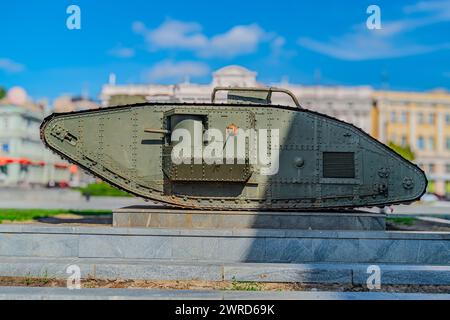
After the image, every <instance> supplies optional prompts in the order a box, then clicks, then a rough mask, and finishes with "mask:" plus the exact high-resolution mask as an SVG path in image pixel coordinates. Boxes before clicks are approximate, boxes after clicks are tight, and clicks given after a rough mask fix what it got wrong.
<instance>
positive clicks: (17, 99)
mask: <svg viewBox="0 0 450 320" xmlns="http://www.w3.org/2000/svg"><path fill="white" fill-rule="evenodd" d="M7 97H8V101H9V102H10V103H12V104H14V105H25V104H26V103H27V100H28V95H27V92H26V91H25V89H23V88H22V87H13V88H11V89H9V90H8V94H7Z"/></svg>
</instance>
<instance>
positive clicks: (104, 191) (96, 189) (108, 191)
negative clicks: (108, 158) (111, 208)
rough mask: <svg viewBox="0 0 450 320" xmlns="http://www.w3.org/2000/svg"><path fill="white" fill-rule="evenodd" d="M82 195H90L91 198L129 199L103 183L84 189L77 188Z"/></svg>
mask: <svg viewBox="0 0 450 320" xmlns="http://www.w3.org/2000/svg"><path fill="white" fill-rule="evenodd" d="M78 190H79V191H80V192H81V193H82V194H83V195H90V196H92V197H101V196H103V197H131V195H130V194H129V193H127V192H124V191H122V190H119V189H116V188H114V187H111V186H110V185H109V184H107V183H105V182H100V183H91V184H88V185H87V186H86V187H83V188H78Z"/></svg>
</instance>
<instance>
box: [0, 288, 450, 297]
mask: <svg viewBox="0 0 450 320" xmlns="http://www.w3.org/2000/svg"><path fill="white" fill-rule="evenodd" d="M0 299H1V300H136V299H139V300H450V294H425V293H389V292H330V291H285V292H272V291H259V292H254V291H215V290H211V291H204V290H202V291H201V290H198V291H196V290H148V289H103V288H89V289H79V290H76V289H73V290H69V289H66V288H43V287H0Z"/></svg>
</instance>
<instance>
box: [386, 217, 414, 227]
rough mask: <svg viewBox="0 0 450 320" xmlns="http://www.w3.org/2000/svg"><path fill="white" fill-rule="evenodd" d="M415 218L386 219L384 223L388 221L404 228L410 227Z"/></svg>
mask: <svg viewBox="0 0 450 320" xmlns="http://www.w3.org/2000/svg"><path fill="white" fill-rule="evenodd" d="M415 220H416V218H411V217H404V218H387V219H386V221H389V222H391V223H394V224H402V225H405V226H412V225H413V224H414V221H415Z"/></svg>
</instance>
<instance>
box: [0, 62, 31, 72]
mask: <svg viewBox="0 0 450 320" xmlns="http://www.w3.org/2000/svg"><path fill="white" fill-rule="evenodd" d="M0 70H3V71H5V72H7V73H19V72H22V71H24V70H25V66H24V65H23V64H21V63H18V62H15V61H13V60H11V59H8V58H0Z"/></svg>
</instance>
